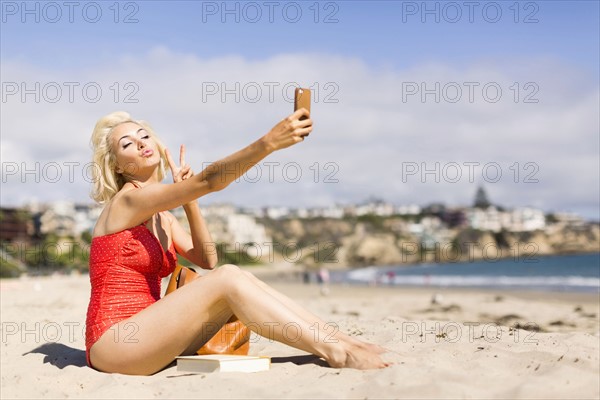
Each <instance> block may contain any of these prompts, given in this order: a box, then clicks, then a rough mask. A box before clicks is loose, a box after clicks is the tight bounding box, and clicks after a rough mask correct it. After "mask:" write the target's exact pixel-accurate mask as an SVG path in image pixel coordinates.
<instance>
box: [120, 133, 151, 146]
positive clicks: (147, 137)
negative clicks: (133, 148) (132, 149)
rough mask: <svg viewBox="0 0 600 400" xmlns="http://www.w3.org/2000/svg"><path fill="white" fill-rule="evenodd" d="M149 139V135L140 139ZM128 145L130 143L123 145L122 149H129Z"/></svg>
mask: <svg viewBox="0 0 600 400" xmlns="http://www.w3.org/2000/svg"><path fill="white" fill-rule="evenodd" d="M149 138H150V135H144V136H142V139H149ZM130 144H131V142H129V143H126V144H124V145H123V149H126V148H127V147H129V145H130Z"/></svg>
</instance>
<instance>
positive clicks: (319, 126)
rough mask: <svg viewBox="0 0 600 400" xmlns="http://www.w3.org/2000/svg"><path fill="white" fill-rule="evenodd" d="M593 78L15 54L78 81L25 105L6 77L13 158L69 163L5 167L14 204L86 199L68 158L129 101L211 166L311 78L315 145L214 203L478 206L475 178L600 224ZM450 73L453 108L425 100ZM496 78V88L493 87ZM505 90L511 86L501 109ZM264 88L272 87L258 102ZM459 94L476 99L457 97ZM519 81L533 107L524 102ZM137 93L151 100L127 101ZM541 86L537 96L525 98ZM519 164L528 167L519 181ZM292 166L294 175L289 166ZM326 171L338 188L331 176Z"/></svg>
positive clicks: (5, 74) (12, 66)
mask: <svg viewBox="0 0 600 400" xmlns="http://www.w3.org/2000/svg"><path fill="white" fill-rule="evenodd" d="M590 80H591V81H592V82H595V81H594V80H593V78H591V77H587V76H585V75H584V74H583V73H582V72H581V71H578V70H577V69H575V68H573V67H570V66H566V65H564V64H561V63H560V62H558V61H557V60H551V59H530V60H523V62H520V63H507V62H498V61H497V60H491V61H490V60H485V61H481V62H480V63H478V64H475V65H470V66H467V67H464V68H460V67H455V66H449V65H442V64H429V65H415V66H413V67H411V68H409V69H406V70H397V71H394V70H389V69H377V68H375V67H369V66H367V64H366V63H364V62H362V61H361V60H359V59H356V58H344V57H338V56H327V55H323V54H283V55H279V56H277V57H272V58H269V59H264V60H258V61H249V60H246V59H244V58H241V57H225V58H215V59H202V58H199V57H197V56H194V55H189V54H178V53H174V52H172V51H170V50H169V49H167V48H164V47H159V48H156V49H154V50H153V51H151V52H150V53H148V54H141V55H139V54H132V55H130V56H128V57H126V58H123V59H118V60H114V62H112V63H111V64H110V65H98V66H97V67H96V68H94V69H88V70H78V71H48V70H44V69H41V68H36V67H35V66H31V65H24V64H22V63H18V62H13V61H7V60H3V62H2V82H3V85H6V84H7V82H8V83H9V84H10V83H11V82H14V83H16V84H20V83H21V82H26V85H27V87H29V88H32V87H34V85H35V82H40V87H41V88H43V87H44V85H47V84H48V83H49V82H56V83H57V84H58V85H59V86H60V87H62V91H63V92H62V97H61V99H60V100H59V101H57V102H56V103H50V102H48V101H47V100H48V98H52V97H55V92H52V91H51V90H52V89H53V87H54V86H53V84H50V85H48V86H47V93H46V98H44V96H43V94H44V93H41V95H42V98H41V99H40V102H39V103H36V102H35V99H34V96H33V94H29V95H27V96H26V98H25V100H26V101H25V102H22V101H21V98H20V95H19V94H17V95H12V96H11V95H8V94H7V93H6V91H5V90H4V89H6V86H5V87H3V96H5V98H3V100H2V101H3V102H2V121H1V144H2V146H1V147H2V153H1V155H2V163H3V167H7V166H9V164H10V168H12V166H14V165H15V164H14V163H16V164H18V165H19V166H20V165H21V163H26V165H27V166H29V167H28V168H31V167H30V166H31V165H33V163H35V162H36V161H37V162H40V163H42V164H43V163H48V162H56V163H58V164H59V165H63V168H64V171H63V179H61V180H60V181H59V182H56V183H52V182H48V179H44V176H42V177H41V179H40V180H41V181H42V182H41V183H37V182H35V181H34V179H33V176H32V175H31V174H30V175H27V176H22V173H21V172H22V171H19V172H18V173H16V174H14V175H10V176H8V175H7V170H6V168H3V177H2V194H1V200H2V204H3V205H7V204H19V203H21V202H23V201H25V200H27V199H30V198H32V197H37V198H38V199H40V200H54V199H58V198H64V197H70V198H73V199H75V200H77V201H85V200H86V199H87V192H88V189H89V187H88V183H87V182H86V181H85V179H83V178H82V173H83V170H82V167H81V166H79V167H75V169H74V172H75V175H74V178H75V179H74V180H73V182H69V181H68V179H67V178H66V176H67V172H68V171H67V169H66V167H64V165H65V164H64V163H68V162H77V163H80V165H83V164H85V163H86V162H88V160H89V159H90V156H91V152H90V148H89V137H90V134H91V131H92V128H93V126H94V123H95V121H96V120H97V119H98V118H100V117H101V116H102V115H104V114H106V113H108V112H111V111H114V110H119V109H124V110H127V111H129V112H131V113H132V114H133V116H134V117H135V118H140V119H145V120H147V121H149V122H150V123H151V124H152V125H153V126H154V127H155V129H156V130H157V131H158V132H159V134H161V137H162V139H163V141H164V142H166V144H167V145H168V146H169V147H170V148H171V149H177V147H178V146H179V144H180V143H185V144H186V146H187V148H188V159H189V161H190V162H192V163H193V165H195V170H196V171H198V170H199V169H200V168H201V166H202V165H203V163H206V162H209V161H214V160H216V159H218V158H220V157H223V156H225V155H227V154H228V153H230V152H233V151H235V150H237V149H239V148H241V147H242V146H244V145H246V144H249V143H250V142H251V141H253V140H255V139H257V138H258V137H259V136H260V135H262V134H264V133H266V132H267V131H268V130H269V129H270V128H271V127H272V126H273V125H275V124H276V123H277V122H278V121H279V120H280V119H281V118H283V117H284V116H286V115H288V114H289V113H290V112H291V109H292V104H291V103H289V102H288V101H287V100H286V97H285V95H287V96H289V95H290V94H291V93H292V91H293V89H292V88H291V85H288V91H287V93H283V91H282V88H283V87H284V86H285V85H286V84H288V83H290V84H291V83H292V82H298V83H300V84H302V85H305V86H312V87H313V89H316V91H317V92H316V93H314V96H315V99H314V100H315V102H314V103H313V118H314V120H315V130H314V133H313V134H312V135H311V136H310V137H309V138H308V139H307V140H306V141H305V142H304V143H301V144H299V145H297V146H295V147H293V148H291V149H287V150H284V151H282V152H280V153H279V154H275V155H273V156H272V157H271V158H270V159H268V160H265V161H270V162H278V163H279V164H278V165H272V167H271V170H270V172H271V177H272V178H273V180H274V181H273V182H270V181H269V177H270V176H269V174H268V173H269V169H268V168H267V167H265V165H263V166H262V168H261V172H262V175H261V177H260V179H256V172H257V171H256V170H255V171H254V175H253V176H254V178H251V179H242V182H241V183H240V184H237V185H232V186H231V187H230V188H228V189H227V190H226V191H224V192H223V193H219V194H215V195H211V196H210V197H209V198H207V199H205V200H203V201H205V202H212V201H230V202H232V203H235V204H239V205H252V206H256V205H267V204H273V205H290V206H302V205H308V206H310V205H327V204H331V203H334V202H337V203H351V202H358V201H361V200H364V199H366V198H367V197H369V196H377V197H381V198H384V199H386V200H389V201H392V202H395V203H399V204H400V203H421V204H423V203H429V202H434V201H442V202H446V203H450V204H470V203H471V201H472V198H473V195H474V193H475V189H476V185H477V184H479V183H483V184H485V185H486V187H487V188H488V191H489V193H490V195H491V197H492V200H493V201H495V202H497V203H500V204H506V205H510V206H517V205H527V204H533V205H537V206H539V207H542V208H544V209H548V210H551V209H552V210H558V209H570V210H574V211H581V212H585V213H588V216H590V217H595V218H598V214H597V210H596V211H595V212H594V211H593V210H592V209H593V207H590V205H598V201H599V199H598V181H599V176H598V140H599V139H598V132H599V127H598V108H599V104H598V96H599V94H598V87H597V84H590V83H589V82H590ZM65 82H77V83H78V84H79V85H78V86H75V87H74V89H75V90H74V99H73V102H70V101H69V99H68V85H74V84H68V83H65ZM236 82H237V84H236ZM436 82H439V88H440V91H439V92H438V94H439V102H436V101H435V95H434V94H428V95H426V96H425V98H424V101H422V99H421V95H420V93H418V94H415V95H408V94H407V92H406V90H408V89H413V90H414V89H415V88H418V89H419V91H420V90H421V88H422V86H421V85H425V86H424V87H425V88H426V89H429V90H431V89H433V88H435V87H436ZM515 82H517V84H516V85H515ZM115 83H116V84H115ZM527 83H529V85H528V86H526V84H527ZM85 84H88V86H89V87H88V89H89V92H88V96H94V91H93V90H92V89H94V87H100V88H101V90H102V95H101V97H100V100H99V101H98V102H97V103H92V102H90V101H87V100H86V98H85V97H84V94H83V93H82V90H81V89H82V88H83V87H84V85H85ZM486 84H487V85H488V88H489V91H488V92H487V94H484V93H483V92H482V88H483V87H484V86H485V85H486ZM222 85H224V87H225V88H226V89H229V90H233V91H234V92H236V93H237V96H238V99H237V100H238V101H236V98H235V97H236V95H235V94H233V93H231V92H230V94H228V95H226V96H225V97H224V100H225V101H224V102H223V101H222V98H221V89H222V87H223V86H222ZM236 85H237V86H236ZM236 87H238V88H239V89H240V90H239V91H236V90H235V88H236ZM207 88H212V89H214V88H217V89H218V90H219V93H217V94H215V95H207V93H206V89H207ZM270 88H273V92H272V93H271V95H272V98H269V90H270ZM444 88H445V89H444ZM470 88H473V92H472V94H473V99H472V102H470V101H469V90H470ZM496 88H500V89H501V90H502V95H501V97H500V98H499V101H498V102H496V103H493V102H492V100H491V97H494V96H496V92H495V89H496ZM257 89H259V90H260V94H261V97H260V100H258V101H256V102H254V100H253V99H255V98H256V96H257V93H258V92H257V91H256V90H257ZM403 89H404V92H403ZM457 89H460V90H461V92H462V97H461V99H460V101H457V102H452V101H453V99H455V98H456V96H457V93H458V92H457V91H456V90H457ZM517 89H518V91H519V101H518V102H515V101H514V96H515V92H516V91H517ZM42 92H43V91H42ZM117 92H118V95H119V99H117V100H116V99H115V98H114V96H115V94H116V93H117ZM126 95H129V96H130V99H134V100H135V99H137V100H138V102H137V103H124V96H126ZM486 95H487V96H488V97H487V98H486V97H485V96H486ZM527 95H530V96H531V99H537V100H538V102H537V103H525V102H523V100H524V96H527ZM407 162H411V163H416V164H417V165H418V166H419V169H420V167H421V166H425V167H427V168H430V169H431V168H434V166H435V163H436V162H439V163H440V168H441V169H440V172H441V173H442V174H441V176H440V180H439V182H435V179H434V176H433V175H432V174H429V175H426V176H424V178H425V180H426V182H424V183H423V182H421V181H422V180H423V179H421V178H422V177H421V174H420V173H418V174H416V175H411V176H407V177H405V178H406V179H405V182H403V180H402V178H403V165H404V169H406V166H407V164H403V163H407ZM449 162H456V163H458V165H460V166H461V173H462V176H463V177H462V179H461V180H459V182H457V183H452V182H449V181H448V180H447V179H446V180H445V179H444V177H445V176H444V174H443V172H444V171H445V172H447V173H450V172H452V171H451V167H449V164H448V163H449ZM465 162H479V163H480V166H483V165H486V163H497V164H498V165H499V166H500V168H501V170H502V174H503V175H502V178H501V179H500V180H499V181H498V182H496V183H491V182H487V183H486V181H485V179H484V178H485V177H484V176H482V171H481V168H480V167H478V168H475V170H474V172H475V179H474V182H469V180H468V172H469V170H468V168H467V167H466V166H465V165H464V163H465ZM515 162H518V163H519V164H518V166H519V177H518V178H516V175H515V174H516V171H515V169H516V167H515V165H516V164H515ZM528 162H530V163H534V164H529V169H527V168H525V163H528ZM291 163H298V165H299V166H300V170H301V172H302V177H301V178H300V179H299V181H298V182H296V183H292V181H293V180H294V179H295V171H294V170H293V168H295V165H292V164H291ZM327 163H331V164H327ZM423 163H425V164H423ZM42 164H41V165H42ZM326 165H327V167H326ZM531 165H534V167H532V166H531ZM511 166H513V167H512V168H513V169H510V168H511ZM444 167H447V168H446V170H444V169H443V168H444ZM285 168H287V170H286V169H285ZM535 168H538V170H537V172H535V174H534V176H530V178H537V179H538V180H539V182H538V183H525V182H523V179H524V177H525V176H526V175H527V174H528V173H532V171H534V169H535ZM41 172H42V171H40V173H41ZM47 172H48V171H47ZM286 172H287V173H288V175H290V174H292V173H294V174H293V175H292V176H286V175H284V174H285V173H286ZM405 172H406V171H405ZM488 172H489V171H488ZM317 173H318V176H317ZM453 176H454V174H452V175H451V176H450V178H452V177H453ZM326 177H329V178H330V180H333V179H338V181H339V182H338V183H325V182H324V179H325V178H326ZM492 177H493V176H492ZM44 180H46V182H43V181H44ZM315 180H316V181H317V182H316V183H315ZM515 180H517V182H515ZM254 181H256V182H254ZM590 210H591V211H590Z"/></svg>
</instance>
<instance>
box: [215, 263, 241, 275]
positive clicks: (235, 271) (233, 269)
mask: <svg viewBox="0 0 600 400" xmlns="http://www.w3.org/2000/svg"><path fill="white" fill-rule="evenodd" d="M216 272H217V273H219V274H221V275H239V274H241V273H243V271H242V270H241V269H240V267H238V266H237V265H233V264H224V265H221V266H220V267H219V268H217V269H216Z"/></svg>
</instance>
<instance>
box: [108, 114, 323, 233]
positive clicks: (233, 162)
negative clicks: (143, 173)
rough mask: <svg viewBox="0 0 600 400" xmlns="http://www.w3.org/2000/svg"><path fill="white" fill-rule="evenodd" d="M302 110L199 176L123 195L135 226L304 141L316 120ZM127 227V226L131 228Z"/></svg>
mask: <svg viewBox="0 0 600 400" xmlns="http://www.w3.org/2000/svg"><path fill="white" fill-rule="evenodd" d="M303 116H304V117H308V116H309V113H308V111H307V110H306V109H300V110H298V111H296V112H294V113H293V114H291V115H290V116H288V117H287V118H284V119H283V120H281V121H280V122H279V123H278V124H277V125H275V126H274V127H273V128H272V129H271V130H270V131H269V133H267V134H266V135H264V136H263V137H261V138H260V139H258V140H257V141H255V142H254V143H252V144H250V145H249V146H246V147H245V148H243V149H241V150H239V151H237V152H235V153H233V154H231V155H229V156H227V157H225V158H223V159H221V160H219V161H216V162H215V163H213V164H211V165H209V166H208V167H207V168H205V169H204V170H203V171H202V172H200V173H199V174H197V175H194V176H192V177H190V178H189V179H186V180H184V181H183V182H179V183H173V184H151V185H147V186H144V187H142V188H141V189H138V190H129V191H127V192H125V193H123V195H122V197H121V199H120V201H119V203H121V206H122V207H123V211H125V213H124V214H126V215H127V216H128V218H127V219H128V220H129V222H130V224H131V225H135V224H139V223H142V222H143V221H145V220H147V219H148V218H149V217H150V216H152V215H153V214H155V213H157V212H159V211H164V210H170V209H173V208H176V207H179V206H182V205H184V204H187V203H190V202H191V201H193V200H196V199H198V198H199V197H202V196H204V195H206V194H208V193H211V192H216V191H220V190H223V189H224V188H226V187H227V186H228V185H229V184H230V183H231V182H233V181H235V180H236V179H238V178H239V177H240V176H242V175H243V174H245V173H246V172H247V171H248V170H249V169H250V168H252V167H253V166H254V165H255V164H257V163H258V162H259V161H261V160H262V159H264V158H265V157H266V156H268V155H269V154H271V153H272V152H274V151H277V150H281V149H284V148H286V147H290V146H292V145H294V144H296V143H299V142H301V141H303V140H304V137H305V136H306V135H308V134H309V133H310V132H311V131H312V120H311V119H310V118H307V119H305V120H302V121H301V120H300V117H303ZM130 224H127V225H130Z"/></svg>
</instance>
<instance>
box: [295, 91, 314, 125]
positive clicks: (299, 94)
mask: <svg viewBox="0 0 600 400" xmlns="http://www.w3.org/2000/svg"><path fill="white" fill-rule="evenodd" d="M301 108H306V109H307V110H308V112H309V113H310V89H304V88H296V90H295V91H294V112H296V111H298V110H299V109H301ZM306 118H307V117H306V116H302V117H300V120H301V121H302V120H304V119H306Z"/></svg>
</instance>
